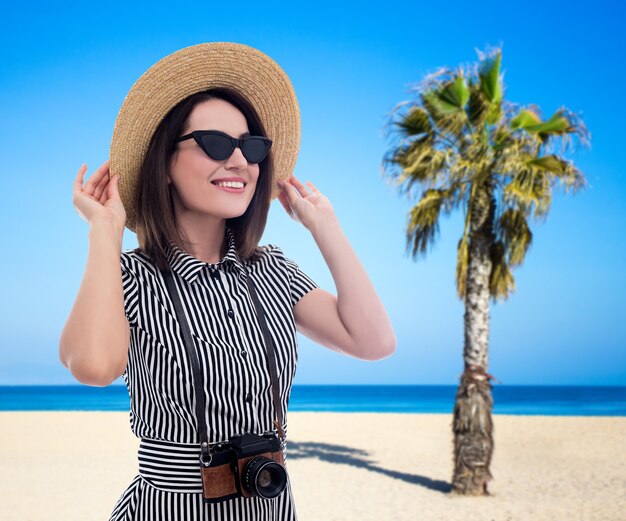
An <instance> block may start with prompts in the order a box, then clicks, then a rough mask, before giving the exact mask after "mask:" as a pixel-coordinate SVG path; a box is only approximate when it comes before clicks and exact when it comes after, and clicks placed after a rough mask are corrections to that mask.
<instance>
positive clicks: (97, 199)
mask: <svg viewBox="0 0 626 521" xmlns="http://www.w3.org/2000/svg"><path fill="white" fill-rule="evenodd" d="M86 171H87V165H86V164H84V163H83V164H82V165H81V166H80V169H79V170H78V174H77V175H76V178H75V179H74V195H73V197H72V202H73V204H74V208H76V211H77V212H78V215H80V217H81V218H82V219H83V220H84V221H85V222H87V223H88V224H93V223H94V222H95V221H96V220H99V219H101V218H104V219H110V220H112V221H113V222H114V223H116V224H119V227H120V230H121V231H122V233H123V231H124V226H125V225H126V210H125V209H124V205H123V204H122V200H121V199H120V193H119V191H118V187H117V184H118V182H119V177H120V176H119V175H115V176H113V178H112V179H110V178H109V160H108V159H107V160H106V161H105V162H104V163H102V166H101V167H100V168H98V169H97V170H96V171H95V172H94V173H93V174H92V175H91V177H90V178H89V180H88V181H87V182H86V183H85V186H84V187H83V176H84V174H85V172H86Z"/></svg>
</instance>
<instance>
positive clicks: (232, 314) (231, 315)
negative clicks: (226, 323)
mask: <svg viewBox="0 0 626 521" xmlns="http://www.w3.org/2000/svg"><path fill="white" fill-rule="evenodd" d="M227 315H228V317H229V318H233V317H234V316H235V312H234V311H233V310H232V309H229V310H228V313H227Z"/></svg>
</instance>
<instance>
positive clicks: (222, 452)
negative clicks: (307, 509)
mask: <svg viewBox="0 0 626 521" xmlns="http://www.w3.org/2000/svg"><path fill="white" fill-rule="evenodd" d="M284 464H285V462H284V457H283V450H282V445H281V441H280V438H279V437H278V436H277V435H276V433H274V432H272V431H269V432H265V433H263V434H261V435H259V434H254V433H244V434H241V435H236V436H231V438H230V439H229V440H228V441H227V442H222V443H218V444H216V445H214V446H213V447H212V448H211V449H209V450H208V451H207V450H203V453H202V455H201V456H200V468H201V470H202V488H203V497H204V502H205V503H219V502H221V501H225V500H227V499H232V498H235V497H241V496H243V497H252V496H259V497H262V498H267V499H271V498H275V497H276V496H278V495H280V494H281V493H282V492H283V490H284V489H285V487H286V485H287V471H286V470H285V467H284Z"/></svg>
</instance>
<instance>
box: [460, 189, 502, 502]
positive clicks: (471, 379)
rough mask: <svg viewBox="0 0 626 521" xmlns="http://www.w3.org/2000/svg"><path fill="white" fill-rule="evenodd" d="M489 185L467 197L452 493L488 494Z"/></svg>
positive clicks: (490, 434)
mask: <svg viewBox="0 0 626 521" xmlns="http://www.w3.org/2000/svg"><path fill="white" fill-rule="evenodd" d="M492 186H493V185H492V184H491V183H490V182H489V181H487V182H485V183H484V184H482V185H480V186H477V187H475V189H476V194H475V196H474V197H472V198H471V202H472V207H471V208H470V211H471V215H470V239H469V250H468V267H467V284H466V294H465V317H464V331H465V334H464V346H463V359H464V370H463V373H462V374H461V381H460V385H459V388H458V390H457V394H456V401H455V404H454V420H453V424H452V430H453V433H454V471H453V476H452V492H453V493H457V494H464V495H489V492H488V490H487V482H488V481H489V480H490V479H492V478H493V476H492V475H491V472H490V471H489V465H490V464H491V456H492V452H493V423H492V416H491V414H492V405H493V401H492V397H491V384H490V379H491V378H493V377H492V376H491V375H490V374H488V373H487V372H486V371H487V366H488V352H489V351H488V348H489V296H490V292H489V279H490V273H491V257H490V250H491V247H492V245H493V243H494V240H495V238H494V233H493V220H494V212H495V200H494V198H493V188H492Z"/></svg>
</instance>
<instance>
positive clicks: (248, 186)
mask: <svg viewBox="0 0 626 521" xmlns="http://www.w3.org/2000/svg"><path fill="white" fill-rule="evenodd" d="M299 125H300V122H299V111H298V106H297V101H296V98H295V95H294V94H293V89H292V87H291V84H290V82H289V80H288V77H287V75H286V74H285V73H284V71H282V69H281V68H280V67H278V65H277V64H276V63H275V62H274V61H272V60H271V59H270V58H269V57H267V56H266V55H264V54H263V53H261V52H260V51H258V50H256V49H253V48H251V47H248V46H245V45H241V44H234V43H224V42H219V43H210V44H200V45H196V46H192V47H188V48H186V49H182V50H181V51H178V52H177V53H174V54H172V55H170V56H168V57H166V58H164V59H163V60H161V61H160V62H158V63H157V64H156V65H154V66H153V67H152V68H151V69H149V70H148V71H147V72H146V73H145V74H144V75H143V76H142V77H141V78H140V80H139V81H138V82H137V83H136V84H135V85H134V86H133V88H132V89H131V91H130V93H129V95H128V96H127V98H126V100H125V101H124V105H123V107H122V109H121V110H120V114H119V115H118V120H117V121H116V127H115V130H114V138H113V142H112V145H111V160H110V161H106V162H105V163H104V164H103V165H102V166H101V167H100V168H98V169H97V170H96V171H95V172H94V174H93V175H92V176H91V177H90V178H89V180H88V181H87V182H86V183H84V184H83V180H84V174H85V172H86V165H82V166H81V168H80V170H79V171H78V174H77V176H76V178H75V180H74V200H73V201H74V205H75V207H76V209H77V211H78V212H79V214H80V215H81V217H82V218H83V219H84V220H85V221H87V222H88V223H89V225H90V231H89V255H88V261H87V268H86V272H85V276H84V278H83V282H82V285H81V287H80V290H79V293H78V296H77V298H76V302H75V305H74V307H73V309H72V312H71V314H70V317H69V318H68V321H67V324H66V326H65V328H64V330H63V334H62V337H61V342H60V358H61V360H62V362H63V363H64V365H65V366H66V367H68V368H69V369H70V371H71V372H72V374H73V375H74V376H75V378H76V379H77V380H78V381H80V382H82V383H85V384H88V385H98V386H104V385H108V384H110V383H112V382H113V381H114V380H116V379H117V378H118V377H120V376H122V377H123V379H124V381H125V383H126V385H127V387H128V391H129V395H130V403H131V410H130V420H131V430H132V431H133V433H134V434H135V435H136V436H137V437H139V438H140V439H141V442H140V448H139V454H138V459H139V474H138V475H137V476H135V478H134V480H133V481H132V483H131V484H130V485H129V487H128V488H127V489H126V490H125V491H124V492H123V493H122V494H121V496H120V497H119V500H118V501H117V503H116V505H115V507H114V509H113V513H112V514H111V517H110V520H122V519H124V520H130V519H133V520H144V519H145V520H151V521H157V520H166V519H167V520H168V521H171V520H176V519H180V520H184V519H185V520H186V519H189V520H191V519H193V520H209V519H210V520H220V519H249V520H256V521H259V520H270V519H275V520H294V519H297V517H296V511H295V506H294V502H293V497H292V493H291V486H290V482H289V480H288V473H287V472H285V473H284V474H280V472H278V471H280V468H279V467H282V468H283V469H285V471H286V469H287V465H286V444H285V440H286V432H287V422H286V420H285V418H286V415H287V406H288V401H289V396H290V392H291V385H292V380H293V376H294V374H295V370H296V363H297V339H296V331H300V332H301V333H302V334H304V335H306V336H307V337H309V338H311V339H312V340H313V341H315V342H316V343H318V344H320V345H323V346H325V347H328V348H330V349H333V350H335V351H338V352H340V353H343V354H346V355H349V356H354V357H357V358H361V359H365V360H377V359H380V358H383V357H386V356H389V355H390V354H391V353H392V352H393V351H394V349H395V344H396V340H395V336H394V332H393V329H392V327H391V323H390V321H389V318H388V316H387V314H386V312H385V309H384V307H383V305H382V304H381V302H380V299H379V298H378V296H377V294H376V291H375V290H374V288H373V286H372V284H371V282H370V280H369V278H368V276H367V274H366V272H365V270H364V269H363V266H362V265H361V263H360V262H359V260H358V258H357V256H356V255H355V253H354V251H353V250H352V248H351V246H350V244H349V242H348V240H347V238H346V236H345V235H344V233H343V231H342V229H341V227H340V224H339V222H338V220H337V217H336V215H335V214H334V212H333V208H332V206H331V204H330V202H329V200H328V199H327V197H325V196H324V195H323V194H322V193H321V192H320V191H319V190H318V189H317V188H316V187H315V186H314V185H313V184H312V183H308V188H307V187H305V186H304V185H303V184H302V183H301V182H300V181H298V180H297V179H296V178H295V176H293V175H292V173H291V172H292V169H293V165H294V164H295V159H296V156H297V152H298V146H299V136H300V126H299ZM114 166H115V168H114ZM120 183H122V184H120ZM274 197H278V199H279V201H280V202H281V204H282V206H283V208H284V209H285V211H287V212H288V214H289V215H290V216H291V217H292V218H293V219H295V220H296V221H298V222H299V223H301V224H302V225H303V227H304V228H305V229H306V230H308V231H309V232H310V233H311V234H312V236H313V238H314V240H315V242H316V244H317V245H318V247H319V248H320V251H321V253H322V255H323V257H324V259H325V261H326V263H327V264H328V268H329V269H330V271H331V273H332V276H333V279H334V281H335V284H336V287H337V296H335V295H333V294H332V293H329V292H327V291H325V290H324V289H322V288H319V287H318V286H317V284H316V283H315V282H314V281H313V280H312V279H311V278H310V277H309V276H307V275H306V274H305V273H304V272H302V271H301V270H300V268H299V267H298V265H297V264H296V263H295V262H294V261H293V260H291V259H289V258H288V257H286V256H285V255H284V253H283V251H282V249H281V248H280V247H279V246H277V245H274V244H268V245H265V246H259V245H258V242H259V240H260V238H261V236H262V234H263V231H264V229H265V224H266V220H267V214H268V211H269V205H270V203H271V200H272V199H273V198H274ZM125 227H126V228H129V229H131V230H132V231H136V233H137V237H138V242H139V248H137V249H135V250H129V251H123V252H122V251H121V246H122V236H123V231H124V228H125ZM120 268H121V269H120ZM167 273H171V277H172V279H171V282H168V280H169V276H165V275H167ZM170 284H173V286H172V285H170ZM250 284H253V288H252V287H251V286H250ZM172 290H173V291H172ZM175 295H177V297H175ZM177 302H179V303H180V307H177V306H178V305H177ZM261 316H263V317H264V319H263V320H261ZM185 324H186V325H185ZM186 327H188V331H189V336H185V328H186ZM268 343H269V344H271V345H268ZM189 346H191V347H189ZM190 350H193V351H194V352H195V353H196V354H194V355H193V357H196V356H197V363H198V367H199V372H197V373H195V374H194V364H193V362H192V359H193V357H190ZM269 351H271V352H272V353H274V354H273V356H270V353H269ZM272 362H273V363H272ZM272 367H274V368H275V373H274V374H272V371H273V369H272ZM199 379H200V380H201V381H198V380H199ZM200 389H201V391H200ZM198 391H199V392H200V394H201V396H198ZM199 400H200V401H199ZM199 403H200V404H205V406H204V409H202V408H201V409H197V408H196V407H198V404H199ZM277 409H278V410H277ZM198 410H202V413H201V414H202V416H198V415H197V414H196V413H197V412H198ZM277 418H278V420H277ZM276 432H277V433H278V435H276V434H275V433H276ZM244 433H255V434H256V435H257V436H262V435H265V434H266V435H267V437H268V438H267V439H270V438H271V439H274V438H272V436H276V437H277V438H281V439H282V445H281V451H280V454H281V455H282V456H281V457H280V459H279V460H276V461H274V463H272V462H271V461H270V459H269V458H268V459H266V460H264V463H263V464H267V471H266V472H265V474H264V473H263V472H261V471H258V475H257V478H258V483H257V484H258V485H259V487H263V486H265V487H266V488H265V490H270V489H271V488H272V487H273V486H274V485H277V488H275V489H273V490H274V496H273V497H270V496H272V494H269V493H268V494H264V493H263V492H262V489H261V488H259V489H258V490H257V492H258V493H257V494H256V495H255V494H254V493H251V494H248V495H245V494H242V493H241V492H240V490H241V489H239V488H238V489H237V491H238V493H236V494H230V495H229V494H222V497H220V498H219V500H216V501H207V500H206V499H207V497H208V496H207V490H209V489H211V487H213V485H215V486H216V487H217V488H219V486H220V482H219V479H222V478H219V479H218V478H217V474H216V475H214V476H213V477H212V478H211V480H210V482H209V480H207V481H204V482H203V477H202V475H201V471H200V463H199V459H198V457H199V455H200V454H201V443H200V442H201V441H202V440H203V439H208V442H209V446H210V447H211V450H214V449H216V446H219V444H222V443H226V442H228V443H231V442H233V440H235V439H237V436H240V435H242V434H244ZM203 434H204V436H205V437H204V438H203ZM254 439H255V440H257V441H258V438H254ZM203 447H204V445H203ZM228 447H231V445H228ZM202 450H205V448H203V449H202ZM277 453H278V452H277ZM203 454H204V452H203ZM212 454H213V453H211V456H210V458H211V457H213V456H212ZM210 458H209V459H210ZM259 461H260V460H259ZM223 467H224V468H225V469H226V468H227V467H228V465H224V466H223ZM242 468H243V467H242ZM229 472H230V475H228V476H226V474H224V476H225V477H224V480H231V479H235V480H236V479H237V478H236V476H237V474H236V472H237V470H236V469H235V468H232V467H231V469H230V471H229ZM250 472H252V471H250ZM227 474H228V473H227ZM243 474H244V473H243V472H242V475H241V476H240V477H241V481H240V483H243V482H244V481H243ZM233 475H235V477H234V478H233ZM281 476H282V477H283V478H284V480H283V483H282V488H281V487H280V486H279V485H280V483H279V482H280V480H281ZM213 480H214V481H215V483H214V482H213ZM272 480H274V481H275V483H273V482H272ZM224 482H225V481H224ZM229 483H230V481H229ZM224 490H225V489H224ZM259 491H260V492H259ZM279 491H280V492H279ZM217 496H219V494H217V495H216V496H215V497H217Z"/></svg>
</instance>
